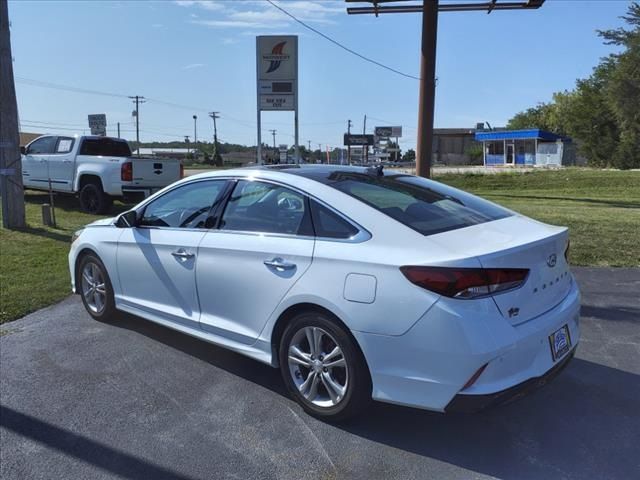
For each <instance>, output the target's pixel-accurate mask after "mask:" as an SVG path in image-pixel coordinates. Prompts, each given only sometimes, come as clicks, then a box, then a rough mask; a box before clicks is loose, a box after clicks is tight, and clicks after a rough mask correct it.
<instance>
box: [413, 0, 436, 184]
mask: <svg viewBox="0 0 640 480" xmlns="http://www.w3.org/2000/svg"><path fill="white" fill-rule="evenodd" d="M423 2H424V4H423V10H422V48H421V50H420V95H419V100H418V102H419V106H418V145H417V152H416V175H419V176H421V177H425V178H430V177H431V151H432V149H433V111H434V108H435V98H436V44H437V38H438V0H423Z"/></svg>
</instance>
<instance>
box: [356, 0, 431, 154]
mask: <svg viewBox="0 0 640 480" xmlns="http://www.w3.org/2000/svg"><path fill="white" fill-rule="evenodd" d="M424 1H425V2H426V1H428V0H424ZM362 134H363V135H366V134H367V115H366V114H365V116H364V122H363V123H362ZM362 149H363V150H362V151H363V153H364V155H363V157H364V158H363V160H364V163H369V145H368V144H367V143H365V144H364V145H362Z"/></svg>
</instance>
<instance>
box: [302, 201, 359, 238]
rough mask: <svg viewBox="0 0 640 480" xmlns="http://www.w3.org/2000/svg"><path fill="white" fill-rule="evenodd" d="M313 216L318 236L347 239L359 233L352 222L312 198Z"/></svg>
mask: <svg viewBox="0 0 640 480" xmlns="http://www.w3.org/2000/svg"><path fill="white" fill-rule="evenodd" d="M311 217H312V218H313V228H314V230H315V233H316V236H317V237H322V238H338V239H346V238H351V237H353V236H355V235H357V233H358V229H357V228H356V227H354V226H353V225H352V224H351V223H349V222H347V221H346V220H345V219H344V218H342V217H340V215H338V214H337V213H334V212H332V211H331V210H329V209H328V208H327V207H325V206H324V205H320V204H319V203H318V202H316V201H315V200H311Z"/></svg>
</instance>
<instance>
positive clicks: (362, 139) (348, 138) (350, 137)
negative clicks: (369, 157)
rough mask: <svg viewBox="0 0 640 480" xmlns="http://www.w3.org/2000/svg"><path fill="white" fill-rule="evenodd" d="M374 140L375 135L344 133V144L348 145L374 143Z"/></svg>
mask: <svg viewBox="0 0 640 480" xmlns="http://www.w3.org/2000/svg"><path fill="white" fill-rule="evenodd" d="M373 140H374V139H373V135H362V134H355V133H345V134H344V145H348V146H360V145H373V143H374V142H373Z"/></svg>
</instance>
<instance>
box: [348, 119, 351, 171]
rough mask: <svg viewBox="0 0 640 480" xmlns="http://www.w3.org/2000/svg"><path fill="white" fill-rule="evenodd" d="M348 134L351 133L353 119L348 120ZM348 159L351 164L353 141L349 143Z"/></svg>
mask: <svg viewBox="0 0 640 480" xmlns="http://www.w3.org/2000/svg"><path fill="white" fill-rule="evenodd" d="M347 135H351V120H347ZM347 160H348V161H349V165H351V142H349V145H347Z"/></svg>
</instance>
